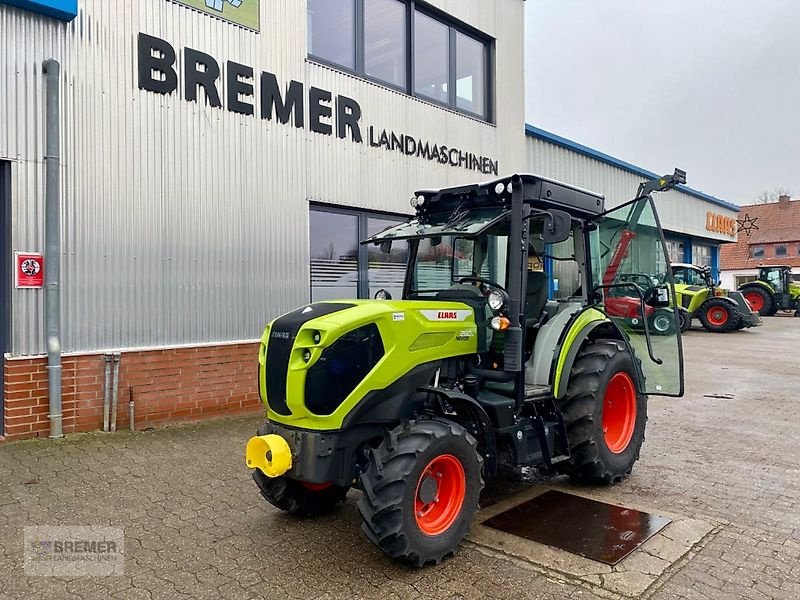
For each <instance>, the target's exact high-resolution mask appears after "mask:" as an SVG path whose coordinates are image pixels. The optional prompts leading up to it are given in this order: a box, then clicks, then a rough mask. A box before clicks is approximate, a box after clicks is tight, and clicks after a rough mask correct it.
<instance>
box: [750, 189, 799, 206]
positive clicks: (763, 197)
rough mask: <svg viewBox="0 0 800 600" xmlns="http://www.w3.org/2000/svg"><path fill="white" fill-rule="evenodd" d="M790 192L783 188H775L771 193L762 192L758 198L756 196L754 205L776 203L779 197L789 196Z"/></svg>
mask: <svg viewBox="0 0 800 600" xmlns="http://www.w3.org/2000/svg"><path fill="white" fill-rule="evenodd" d="M791 195H792V190H790V189H789V188H785V187H776V188H775V189H774V190H772V191H771V192H770V191H768V190H764V191H763V192H761V193H760V194H759V195H758V196H756V204H771V203H772V202H777V201H778V198H780V197H781V196H791Z"/></svg>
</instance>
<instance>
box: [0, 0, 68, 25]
mask: <svg viewBox="0 0 800 600" xmlns="http://www.w3.org/2000/svg"><path fill="white" fill-rule="evenodd" d="M0 4H10V5H11V6H16V7H17V8H21V9H23V10H29V11H31V12H36V13H40V14H43V15H47V16H48V17H53V18H55V19H58V20H60V21H72V19H74V18H75V17H77V16H78V0H0Z"/></svg>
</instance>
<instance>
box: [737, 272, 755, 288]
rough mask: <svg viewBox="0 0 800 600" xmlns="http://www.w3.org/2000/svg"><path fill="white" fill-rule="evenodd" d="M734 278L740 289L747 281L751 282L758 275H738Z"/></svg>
mask: <svg viewBox="0 0 800 600" xmlns="http://www.w3.org/2000/svg"><path fill="white" fill-rule="evenodd" d="M733 279H734V281H735V282H736V283H735V284H734V286H735V287H736V288H737V289H738V288H739V287H741V286H743V285H744V284H745V283H750V282H751V281H755V280H756V279H758V275H736V276H734V278H733Z"/></svg>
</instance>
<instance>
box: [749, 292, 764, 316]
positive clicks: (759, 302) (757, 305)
mask: <svg viewBox="0 0 800 600" xmlns="http://www.w3.org/2000/svg"><path fill="white" fill-rule="evenodd" d="M744 299H745V300H747V303H748V304H749V305H750V308H751V309H752V310H754V311H756V312H761V309H762V308H764V297H763V296H762V295H761V294H759V293H758V292H748V293H746V294H745V295H744Z"/></svg>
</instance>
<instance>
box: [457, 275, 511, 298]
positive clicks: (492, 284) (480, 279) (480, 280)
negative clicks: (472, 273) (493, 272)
mask: <svg viewBox="0 0 800 600" xmlns="http://www.w3.org/2000/svg"><path fill="white" fill-rule="evenodd" d="M469 281H472V282H477V283H481V284H483V285H486V286H489V287H492V288H495V289H497V290H500V291H501V292H503V293H504V294H505V295H506V296H507V295H508V292H507V291H506V289H505V288H504V287H503V286H502V285H500V284H499V283H495V282H494V281H489V280H488V279H484V278H483V277H462V278H461V279H459V280H458V283H467V282H469Z"/></svg>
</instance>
